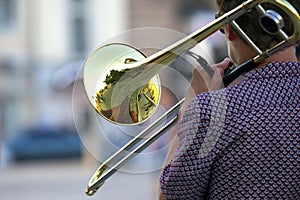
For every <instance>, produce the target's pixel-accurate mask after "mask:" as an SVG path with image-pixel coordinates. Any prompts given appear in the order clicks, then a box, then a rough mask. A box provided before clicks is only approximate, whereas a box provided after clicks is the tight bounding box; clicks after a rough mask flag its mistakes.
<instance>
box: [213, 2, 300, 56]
mask: <svg viewBox="0 0 300 200" xmlns="http://www.w3.org/2000/svg"><path fill="white" fill-rule="evenodd" d="M245 1H246V0H216V3H217V7H218V8H219V14H218V15H219V16H220V15H222V14H224V13H226V12H228V11H230V10H232V9H233V8H235V7H237V6H238V5H240V4H242V3H243V2H245ZM298 1H299V0H289V3H290V4H291V5H292V6H293V7H294V8H295V9H296V10H297V11H298V12H299V11H300V3H299V2H298ZM263 7H264V8H265V9H266V10H268V9H272V10H274V11H276V12H278V13H280V14H281V16H282V17H283V19H284V23H285V26H284V28H283V30H284V31H285V32H286V33H288V34H292V33H293V31H294V28H293V25H292V24H291V23H290V21H291V20H290V19H289V18H288V16H287V15H286V14H285V13H284V12H282V11H281V9H279V8H277V7H275V6H274V5H271V4H264V5H263ZM259 17H260V14H259V12H258V11H257V10H256V9H253V10H252V11H250V12H249V13H246V14H245V15H243V16H241V17H240V18H238V19H237V20H236V22H237V24H238V25H239V26H240V27H241V29H243V30H244V32H245V33H246V34H247V35H248V36H249V38H250V39H251V40H252V41H253V42H254V43H255V44H256V45H257V46H258V47H259V48H261V49H263V50H265V49H267V48H269V47H270V44H272V43H273V42H274V41H277V42H279V41H281V40H282V39H281V38H280V37H278V36H275V35H271V34H268V33H267V32H265V31H264V30H263V29H262V28H261V27H260V25H259V23H258V21H259Z"/></svg>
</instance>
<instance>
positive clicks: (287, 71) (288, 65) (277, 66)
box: [244, 62, 300, 78]
mask: <svg viewBox="0 0 300 200" xmlns="http://www.w3.org/2000/svg"><path fill="white" fill-rule="evenodd" d="M284 76H285V77H288V76H300V63H299V62H270V63H268V64H267V65H265V66H264V67H262V68H257V69H254V70H252V71H250V72H248V73H246V74H245V76H244V77H245V78H269V77H284Z"/></svg>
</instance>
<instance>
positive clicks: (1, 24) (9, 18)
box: [0, 0, 17, 30]
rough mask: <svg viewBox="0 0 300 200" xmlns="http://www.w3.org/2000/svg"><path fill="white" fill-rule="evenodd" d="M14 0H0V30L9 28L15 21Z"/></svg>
mask: <svg viewBox="0 0 300 200" xmlns="http://www.w3.org/2000/svg"><path fill="white" fill-rule="evenodd" d="M16 11H17V9H16V0H0V30H7V29H11V28H12V27H14V26H15V23H16V16H17V13H16Z"/></svg>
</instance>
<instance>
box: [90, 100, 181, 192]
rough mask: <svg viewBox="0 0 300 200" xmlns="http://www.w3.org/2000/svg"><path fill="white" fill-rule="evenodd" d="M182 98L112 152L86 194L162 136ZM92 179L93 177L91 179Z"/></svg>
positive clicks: (168, 127)
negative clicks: (163, 123)
mask: <svg viewBox="0 0 300 200" xmlns="http://www.w3.org/2000/svg"><path fill="white" fill-rule="evenodd" d="M184 100H185V99H184V98H183V99H181V100H180V101H179V102H177V103H176V104H175V105H174V106H173V107H172V108H171V109H169V110H168V111H167V112H166V113H165V114H164V115H162V116H161V117H160V118H158V119H157V120H156V121H155V122H154V123H153V124H152V125H151V126H148V127H147V128H146V129H145V130H144V131H142V132H141V133H140V134H139V135H137V136H136V137H135V138H134V139H132V140H131V141H129V142H128V143H127V144H126V145H124V146H123V147H122V148H121V149H120V150H118V151H117V152H116V153H114V154H113V155H112V156H110V157H109V158H108V159H107V160H106V161H105V162H104V163H103V164H102V165H101V166H100V167H99V168H98V170H97V171H96V173H95V174H94V176H96V175H98V174H100V177H97V180H96V181H91V182H90V183H89V185H88V188H87V189H86V193H87V194H88V195H93V193H95V192H96V191H97V190H98V189H99V187H100V186H101V185H102V184H103V183H104V181H105V180H106V179H108V178H109V177H110V176H111V175H113V174H114V173H115V172H116V171H117V169H118V168H120V167H122V166H123V165H124V164H125V163H126V162H127V161H128V160H130V159H132V158H133V157H134V156H136V155H137V153H140V152H142V151H143V150H144V149H146V148H147V147H148V146H149V145H151V144H152V143H153V142H154V141H156V140H157V139H158V138H159V137H160V136H162V135H163V134H164V133H165V132H166V131H168V130H169V129H170V128H172V127H173V126H174V125H175V124H176V122H177V120H178V116H177V112H178V110H179V108H180V106H181V105H182V103H183V102H184ZM172 115H175V116H174V117H172V118H171V119H170V120H169V121H168V122H167V123H166V124H165V125H164V126H163V127H161V128H160V129H159V130H158V131H156V132H155V133H154V134H153V135H152V136H151V137H149V138H148V139H146V140H145V141H144V142H143V143H142V144H140V145H139V146H138V147H136V148H135V149H134V150H133V151H131V152H130V153H129V154H128V155H127V156H125V157H124V158H123V159H122V160H120V161H119V162H117V163H116V164H115V165H114V166H113V167H111V168H110V169H109V170H107V171H106V172H105V173H104V174H103V175H101V173H102V172H101V170H102V169H103V168H106V167H107V166H108V165H109V164H110V163H111V162H112V161H114V160H115V159H116V158H118V157H119V156H120V155H121V154H122V153H124V151H126V150H129V149H130V148H131V147H133V146H134V145H135V144H137V143H138V142H140V141H141V140H142V139H143V137H145V136H146V135H148V134H149V133H151V132H152V131H154V129H156V128H157V127H158V126H159V125H160V124H161V123H162V122H163V121H164V120H165V119H168V118H169V117H171V116H172ZM91 180H93V178H92V179H91Z"/></svg>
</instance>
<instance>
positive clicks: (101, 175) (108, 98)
mask: <svg viewBox="0 0 300 200" xmlns="http://www.w3.org/2000/svg"><path fill="white" fill-rule="evenodd" d="M264 3H268V4H272V5H275V6H276V7H278V8H280V9H281V10H282V11H283V12H284V13H286V15H287V16H288V17H289V20H291V22H292V24H293V26H294V32H293V33H292V34H291V35H288V34H287V33H285V32H284V31H283V27H284V21H283V18H282V17H281V15H280V14H278V13H277V12H275V11H273V10H265V9H264V8H263V5H262V4H264ZM251 9H257V10H258V11H259V13H260V14H261V17H260V21H259V22H258V23H260V25H261V27H262V28H263V29H264V30H265V31H266V32H268V33H269V34H276V35H279V36H280V37H281V38H282V41H281V42H279V43H278V44H275V45H274V46H272V47H271V48H269V49H266V50H261V49H260V48H259V47H257V45H256V44H255V43H254V42H253V41H251V39H250V38H249V37H248V36H247V35H246V34H245V33H244V31H243V30H242V29H241V28H240V27H239V25H238V24H237V23H236V21H235V20H236V19H237V18H239V17H240V16H242V15H244V14H245V13H247V12H248V11H250V10H251ZM225 24H230V25H231V26H232V27H233V28H234V29H235V30H236V31H237V32H238V33H239V35H241V36H242V37H243V38H244V40H245V41H246V42H247V43H248V44H249V45H250V46H251V47H252V48H253V49H255V51H256V52H257V56H255V57H254V58H252V59H250V60H249V61H247V62H245V63H244V64H242V65H240V66H237V67H235V68H234V69H233V70H232V71H231V72H230V73H228V74H225V76H224V79H223V81H224V84H225V85H228V84H229V83H230V82H231V81H233V80H234V79H235V78H237V77H238V76H239V75H241V74H242V73H243V72H245V71H249V70H250V69H252V68H253V67H254V66H256V65H257V64H259V63H260V62H262V61H263V60H264V59H265V58H267V57H269V56H270V55H272V54H274V53H276V52H278V51H280V50H282V49H283V48H286V47H288V46H292V45H295V44H296V43H297V42H299V38H300V17H299V14H298V12H297V11H296V10H295V9H294V7H293V6H292V5H290V4H289V3H288V1H286V0H248V1H246V2H244V3H243V4H242V5H239V6H237V7H236V8H235V9H232V10H231V11H229V12H227V13H225V14H223V15H222V16H220V17H219V18H217V19H216V20H214V21H212V22H211V23H209V24H208V25H206V26H204V27H202V28H201V29H199V30H197V31H196V32H194V33H192V34H190V35H188V36H187V37H185V38H183V39H181V40H180V41H178V42H176V43H174V44H172V45H170V46H169V47H167V48H166V49H163V50H161V51H159V52H157V53H155V54H153V55H152V56H150V57H147V58H145V56H144V55H143V53H142V52H140V51H138V50H136V49H134V48H132V47H130V46H128V45H123V44H109V45H105V46H103V47H100V48H99V49H97V50H96V51H94V52H93V53H92V54H91V55H90V56H89V57H88V59H87V60H86V62H85V68H84V77H83V78H84V86H85V90H86V95H87V97H88V99H89V101H90V103H91V104H92V106H93V107H94V108H95V110H96V111H97V112H98V113H99V114H100V115H101V116H102V117H103V118H105V119H107V120H109V121H110V122H112V123H116V124H122V125H131V124H139V123H143V122H144V121H145V120H147V119H148V118H149V116H151V114H152V113H153V111H154V110H155V108H156V105H157V104H158V102H159V98H160V86H159V78H158V76H157V75H156V74H157V73H158V72H159V71H160V70H161V69H162V68H163V67H165V66H168V65H169V64H170V63H171V62H173V61H174V60H175V59H176V58H177V57H178V55H179V53H180V52H182V51H188V50H189V49H191V48H192V47H194V46H195V45H196V44H197V43H199V42H201V41H202V40H204V39H206V38H207V37H208V36H210V35H211V34H213V33H214V32H216V31H218V30H219V29H221V28H222V26H224V25H225ZM183 101H184V99H182V100H180V101H179V102H178V103H177V104H176V105H175V106H174V107H173V108H172V109H170V110H169V111H167V112H166V114H165V115H164V116H161V117H160V118H159V119H157V120H156V121H155V122H154V123H153V124H152V126H149V127H148V128H147V129H146V130H144V131H143V132H141V133H140V134H138V135H137V136H136V137H135V138H134V139H133V140H131V141H130V142H129V143H127V144H126V145H125V146H123V147H122V148H121V149H120V150H119V151H117V152H116V153H115V154H113V155H112V156H111V157H110V158H109V159H107V160H106V161H105V162H104V163H103V164H102V165H101V166H100V167H99V168H98V169H97V171H96V172H95V174H94V175H93V176H92V178H91V180H90V181H89V184H88V188H87V189H86V194H87V195H93V194H94V193H95V192H96V191H97V190H98V189H99V187H100V186H102V185H103V183H104V181H105V180H106V179H108V178H109V177H110V176H111V175H112V174H113V173H115V172H116V171H117V168H119V167H121V166H122V165H123V164H125V162H126V161H128V160H129V159H131V158H132V157H133V156H134V155H135V154H136V153H139V152H141V151H142V150H144V149H145V148H146V147H148V146H149V145H150V144H151V143H152V142H154V141H155V140H156V139H157V138H158V137H159V136H161V135H162V134H163V133H164V132H165V131H166V130H168V129H169V128H170V127H172V126H173V125H174V124H175V123H176V122H177V116H175V117H172V119H171V120H170V121H168V122H167V123H166V124H165V125H164V126H163V127H162V128H160V130H158V131H156V132H155V133H154V134H153V135H152V136H151V137H149V138H148V139H146V140H145V141H144V142H143V143H142V144H141V145H140V146H138V147H136V148H135V149H134V150H132V151H131V152H130V154H128V155H126V156H125V157H124V158H122V159H121V160H120V161H119V162H118V163H116V164H115V165H114V166H113V167H111V168H110V169H108V168H109V167H108V165H109V163H111V162H112V161H114V160H116V159H117V158H119V159H120V157H121V155H122V153H123V152H124V151H126V150H129V149H131V148H132V147H133V146H134V145H135V144H137V143H138V142H140V141H141V140H142V138H143V137H144V136H145V135H147V134H149V133H152V131H153V130H155V129H156V128H157V127H159V125H160V123H161V122H162V121H163V119H165V118H166V117H169V116H173V115H174V113H175V115H176V113H177V111H178V109H179V107H180V105H181V104H182V102H183Z"/></svg>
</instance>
